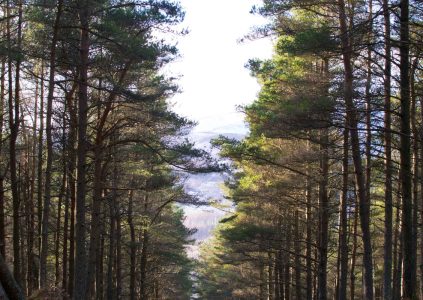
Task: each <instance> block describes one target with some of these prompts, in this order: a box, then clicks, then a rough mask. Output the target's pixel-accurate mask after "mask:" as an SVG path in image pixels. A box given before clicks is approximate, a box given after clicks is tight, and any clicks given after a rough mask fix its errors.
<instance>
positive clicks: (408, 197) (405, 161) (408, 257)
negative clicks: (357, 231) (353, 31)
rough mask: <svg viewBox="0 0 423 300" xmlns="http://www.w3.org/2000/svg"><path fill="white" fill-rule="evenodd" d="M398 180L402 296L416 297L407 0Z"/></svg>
mask: <svg viewBox="0 0 423 300" xmlns="http://www.w3.org/2000/svg"><path fill="white" fill-rule="evenodd" d="M400 8H401V15H400V40H401V42H400V47H399V48H400V49H399V50H400V97H401V102H400V107H401V115H400V116H401V118H400V123H401V135H400V158H401V161H400V180H401V195H402V234H403V241H404V269H405V270H406V272H404V295H403V297H404V299H410V300H411V299H417V295H416V249H413V238H414V233H413V231H414V230H413V199H412V178H411V141H410V140H411V129H410V74H409V72H410V63H409V59H410V53H409V52H410V45H409V40H410V39H409V1H408V0H401V2H400Z"/></svg>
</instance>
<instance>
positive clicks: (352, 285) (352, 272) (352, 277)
mask: <svg viewBox="0 0 423 300" xmlns="http://www.w3.org/2000/svg"><path fill="white" fill-rule="evenodd" d="M355 194H356V193H355ZM355 199H356V197H355ZM358 215H359V212H358V203H357V200H356V201H355V209H354V223H353V233H352V236H353V241H352V251H351V268H350V300H354V299H355V279H356V275H355V267H356V261H357V235H358Z"/></svg>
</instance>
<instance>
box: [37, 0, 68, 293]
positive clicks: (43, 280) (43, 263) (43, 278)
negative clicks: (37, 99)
mask: <svg viewBox="0 0 423 300" xmlns="http://www.w3.org/2000/svg"><path fill="white" fill-rule="evenodd" d="M62 4H63V0H58V2H57V12H56V18H55V21H54V25H53V36H52V41H51V47H50V61H49V64H50V67H49V80H48V93H47V115H46V142H47V158H46V161H47V165H46V171H45V182H44V203H43V216H42V225H41V226H42V228H41V252H40V286H41V288H44V287H46V285H47V255H48V233H49V225H50V224H49V219H50V203H51V172H52V170H51V169H52V165H53V137H52V117H53V97H54V85H55V75H56V44H57V39H58V34H59V24H60V17H61V14H62Z"/></svg>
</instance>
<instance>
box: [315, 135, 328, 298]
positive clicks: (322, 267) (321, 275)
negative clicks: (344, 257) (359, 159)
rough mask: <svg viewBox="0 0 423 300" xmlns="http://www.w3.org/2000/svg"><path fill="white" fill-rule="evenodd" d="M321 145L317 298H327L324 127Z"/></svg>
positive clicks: (325, 153)
mask: <svg viewBox="0 0 423 300" xmlns="http://www.w3.org/2000/svg"><path fill="white" fill-rule="evenodd" d="M321 135H322V136H321V140H320V143H321V145H320V147H321V159H320V177H321V178H320V181H319V215H320V216H319V218H320V226H319V265H318V268H317V273H318V275H317V276H318V278H317V299H318V300H326V299H327V262H328V242H329V197H328V190H327V185H328V176H329V156H328V146H329V145H328V144H329V140H328V132H327V129H323V131H322V133H321Z"/></svg>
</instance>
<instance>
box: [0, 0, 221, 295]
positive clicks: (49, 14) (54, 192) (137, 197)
mask: <svg viewBox="0 0 423 300" xmlns="http://www.w3.org/2000/svg"><path fill="white" fill-rule="evenodd" d="M183 17H184V12H183V10H182V8H181V6H180V4H179V3H176V2H174V1H167V0H145V1H144V0H140V1H135V2H134V1H109V0H104V1H103V0H100V1H91V0H82V1H79V0H75V1H74V0H57V1H56V0H52V1H50V0H47V1H44V0H43V1H38V0H34V1H22V0H16V1H15V0H5V1H2V2H1V6H0V39H1V43H0V75H1V82H0V135H1V136H0V137H1V138H0V153H1V160H0V282H1V289H0V292H1V293H0V294H1V295H4V294H6V295H7V296H8V298H9V299H25V298H27V297H28V298H30V299H153V298H154V299H188V298H189V297H190V294H191V287H192V283H191V278H190V272H191V271H192V268H193V265H192V262H191V260H189V259H188V257H187V254H186V251H185V247H186V245H187V244H189V243H191V237H190V236H191V234H192V230H190V229H188V228H186V227H185V226H184V224H183V220H184V214H183V211H182V209H181V206H180V204H181V203H182V204H199V201H200V200H199V199H198V198H197V197H195V196H192V195H189V194H187V193H186V192H185V191H184V189H183V186H182V183H183V180H184V176H185V175H184V173H183V172H182V171H184V172H186V171H190V172H207V171H211V170H214V168H215V165H216V164H214V163H213V161H212V160H211V159H210V157H209V156H208V155H207V153H205V152H204V151H202V150H199V149H195V148H194V146H193V144H192V143H191V142H189V141H188V140H187V139H186V138H185V136H186V134H187V133H188V132H189V130H190V128H192V127H193V125H194V124H193V122H191V121H189V120H187V119H185V118H182V117H179V116H178V115H176V114H175V113H174V112H172V110H171V109H170V108H169V104H168V102H167V99H168V98H169V97H171V96H172V95H174V94H175V93H177V92H178V86H177V84H176V82H175V78H167V77H166V76H164V75H163V74H162V73H161V71H160V70H161V69H162V67H163V66H165V65H166V64H168V63H169V62H171V61H172V60H173V59H174V58H175V57H177V55H178V51H177V49H176V48H175V46H174V45H171V44H169V43H167V42H166V41H164V40H163V38H160V36H165V35H179V34H184V32H177V31H176V30H175V29H174V28H175V26H174V25H177V24H179V23H180V22H181V21H182V19H183ZM179 170H180V171H181V172H179ZM0 298H2V299H3V297H0Z"/></svg>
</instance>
